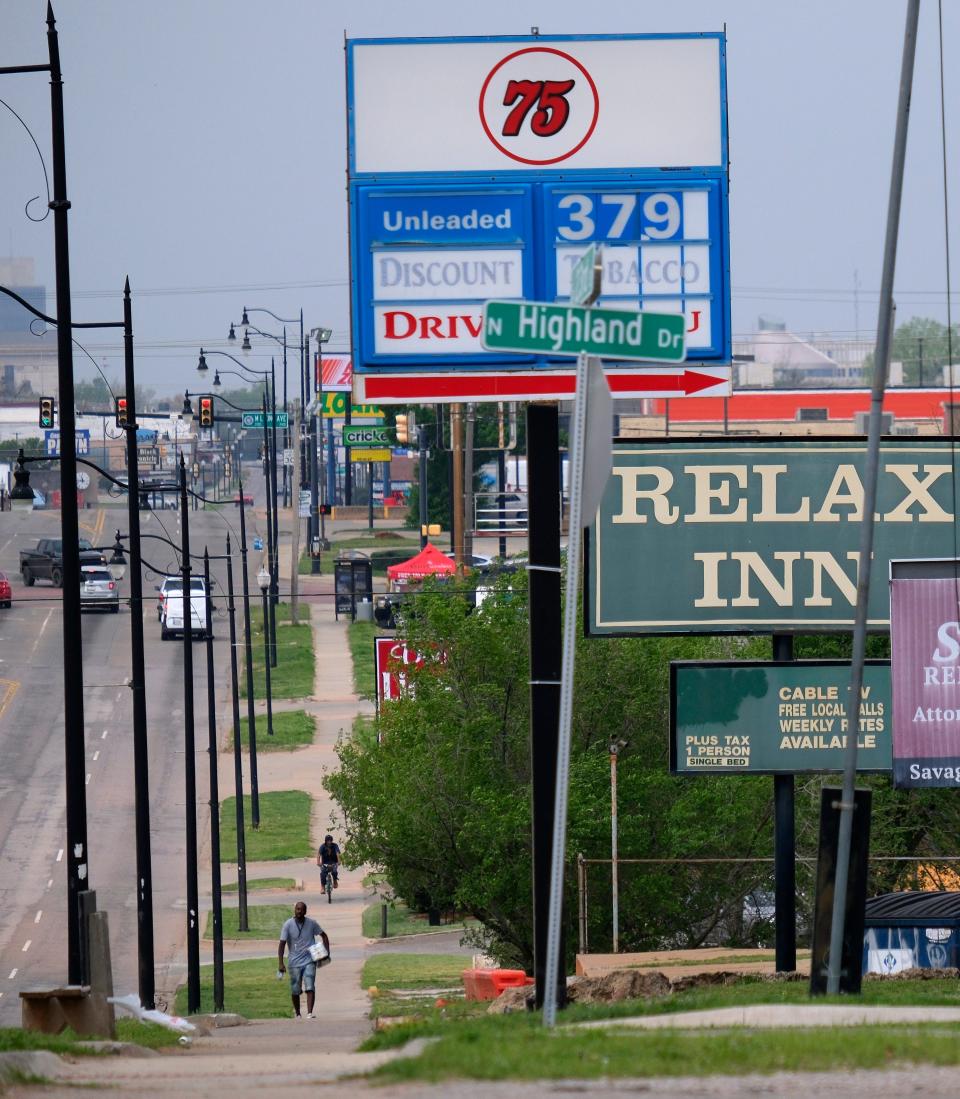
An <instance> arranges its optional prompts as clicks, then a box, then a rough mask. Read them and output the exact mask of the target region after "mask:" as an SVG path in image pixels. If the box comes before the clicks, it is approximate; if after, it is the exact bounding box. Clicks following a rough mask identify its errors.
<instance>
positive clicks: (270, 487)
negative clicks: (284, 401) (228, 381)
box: [197, 347, 280, 666]
mask: <svg viewBox="0 0 960 1099" xmlns="http://www.w3.org/2000/svg"><path fill="white" fill-rule="evenodd" d="M207 355H223V356H225V357H226V358H228V359H233V361H234V362H235V363H236V364H237V366H239V367H240V368H241V369H242V370H245V371H247V372H248V373H250V374H261V375H263V384H264V390H265V391H264V403H263V413H262V414H263V418H264V435H263V446H264V456H265V458H266V459H267V464H266V466H265V469H264V480H265V482H266V489H267V523H268V536H267V542H268V554H269V557H270V575H271V593H272V597H271V605H275V604H276V603H277V602H278V601H279V598H280V594H279V593H280V589H279V562H278V561H277V554H276V551H275V549H274V547H275V546H276V542H277V536H278V533H279V529H278V525H277V445H276V432H277V411H276V410H277V405H276V397H275V391H274V395H273V396H271V389H270V382H269V381H268V380H267V371H265V370H255V369H254V368H253V367H250V366H247V365H246V363H244V362H241V361H240V359H238V358H237V357H236V356H235V355H231V354H230V352H229V351H216V350H213V351H205V350H204V349H203V348H202V347H201V348H200V359H199V362H198V363H197V372H198V373H200V374H205V373H206V372H207V370H208V369H209V367H208V366H207V358H206V357H207ZM272 371H273V362H272V360H271V373H272ZM220 373H221V371H219V370H218V371H216V373H215V375H214V380H213V385H214V388H216V387H217V386H218V385H219V384H220ZM223 373H224V374H235V375H236V376H237V377H240V378H242V377H243V375H242V374H238V373H237V371H236V370H227V369H225V370H223ZM244 380H249V379H244ZM228 403H229V402H228ZM271 408H272V409H273V433H272V436H271V433H270V426H269V424H270V417H269V415H268V411H269V409H271ZM271 438H272V445H271ZM271 452H272V456H273V457H272V462H271V461H270V455H271ZM271 498H272V500H271ZM276 629H277V624H276V614H275V613H273V614H271V616H270V636H271V643H272V646H273V662H274V666H275V665H276V652H277V633H276Z"/></svg>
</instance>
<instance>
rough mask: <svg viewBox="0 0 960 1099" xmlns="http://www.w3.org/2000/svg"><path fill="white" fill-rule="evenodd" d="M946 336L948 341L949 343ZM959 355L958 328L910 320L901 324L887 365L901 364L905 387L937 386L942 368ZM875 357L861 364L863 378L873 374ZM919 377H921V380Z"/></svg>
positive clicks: (959, 334) (926, 320)
mask: <svg viewBox="0 0 960 1099" xmlns="http://www.w3.org/2000/svg"><path fill="white" fill-rule="evenodd" d="M948 335H949V337H950V338H949V339H948ZM958 354H960V328H958V326H957V325H954V326H953V329H952V331H949V332H948V329H947V326H946V325H945V324H941V323H940V322H939V321H935V320H933V319H932V318H931V317H912V318H911V319H910V320H908V321H907V322H906V323H904V324H901V325H900V326H899V327H898V328H897V330H896V332H895V333H894V336H893V342H892V343H891V346H890V361H891V362H902V363H903V380H904V382H905V384H906V385H920V384H923V385H940V379H941V373H940V371H941V368H942V367H944V366H946V365H947V363H949V362H950V361H951V357H952V358H953V361H956V359H957V356H958ZM873 361H874V354H873V352H872V351H871V352H870V354H869V355H868V356H867V358H866V359H865V360H864V374H865V376H867V377H871V376H872V374H873ZM921 375H922V377H921Z"/></svg>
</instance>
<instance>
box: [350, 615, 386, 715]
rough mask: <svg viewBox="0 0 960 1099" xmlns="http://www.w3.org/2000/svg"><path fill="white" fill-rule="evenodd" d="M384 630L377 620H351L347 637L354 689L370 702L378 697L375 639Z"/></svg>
mask: <svg viewBox="0 0 960 1099" xmlns="http://www.w3.org/2000/svg"><path fill="white" fill-rule="evenodd" d="M383 632H384V630H383V628H382V627H381V626H378V625H377V624H376V622H351V623H350V626H349V629H348V633H347V637H348V639H349V642H350V656H351V657H352V659H353V689H354V690H355V691H356V692H357V694H358V695H359V696H360V697H361V698H365V699H367V700H368V701H370V702H373V701H375V700H376V697H377V677H376V669H375V668H374V657H373V639H374V638H375V637H379V636H380V634H382V633H383Z"/></svg>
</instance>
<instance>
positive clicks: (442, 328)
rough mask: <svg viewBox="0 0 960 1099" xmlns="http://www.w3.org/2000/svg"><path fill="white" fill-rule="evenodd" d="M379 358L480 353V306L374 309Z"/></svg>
mask: <svg viewBox="0 0 960 1099" xmlns="http://www.w3.org/2000/svg"><path fill="white" fill-rule="evenodd" d="M373 323H374V336H375V341H376V342H375V345H374V346H375V350H376V352H377V354H378V355H403V356H407V355H447V354H461V355H462V354H464V353H478V354H479V353H481V352H482V351H483V345H482V344H481V343H480V334H481V332H482V331H483V304H482V303H474V304H470V303H463V302H461V303H458V304H452V305H448V304H445V303H435V304H431V305H404V306H402V307H401V306H395V305H377V306H374V310H373Z"/></svg>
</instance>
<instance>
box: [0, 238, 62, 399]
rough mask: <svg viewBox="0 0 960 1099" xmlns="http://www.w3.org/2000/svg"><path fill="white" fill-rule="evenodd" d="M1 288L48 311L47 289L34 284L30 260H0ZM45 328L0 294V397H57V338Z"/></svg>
mask: <svg viewBox="0 0 960 1099" xmlns="http://www.w3.org/2000/svg"><path fill="white" fill-rule="evenodd" d="M0 286H5V287H6V288H7V289H8V290H12V291H13V292H14V293H15V294H19V295H20V297H21V298H23V299H24V300H25V301H28V302H29V303H30V304H31V305H32V306H33V307H34V308H35V309H38V310H39V311H40V312H41V313H47V312H48V310H47V288H46V287H45V286H42V285H39V284H38V283H37V281H36V277H35V275H34V261H33V260H32V259H30V258H27V257H16V258H10V259H0ZM31 324H32V327H31ZM44 327H45V326H44V325H43V324H42V322H40V321H39V320H37V319H36V318H35V317H34V316H33V314H32V313H31V312H30V311H29V310H28V309H25V308H24V307H23V306H22V305H21V304H20V303H19V302H18V301H15V300H14V299H13V298H9V297H7V295H6V294H0V398H5V399H10V398H14V399H15V398H17V397H20V398H27V397H32V396H39V395H40V394H41V393H44V394H50V395H53V396H56V393H57V335H56V331H54V330H52V329H51V330H49V331H46V332H45V331H44ZM37 331H39V332H40V333H41V334H40V335H34V333H35V332H37Z"/></svg>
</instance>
